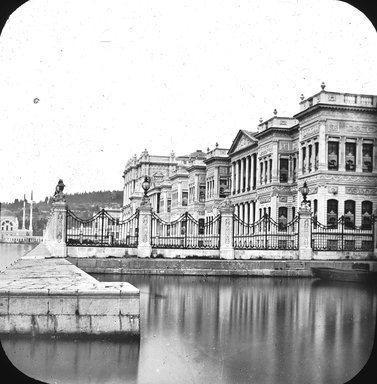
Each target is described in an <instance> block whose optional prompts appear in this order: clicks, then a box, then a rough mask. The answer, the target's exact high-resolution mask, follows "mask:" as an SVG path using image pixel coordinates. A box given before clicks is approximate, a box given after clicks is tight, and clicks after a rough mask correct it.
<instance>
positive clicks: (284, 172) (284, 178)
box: [280, 159, 288, 183]
mask: <svg viewBox="0 0 377 384" xmlns="http://www.w3.org/2000/svg"><path fill="white" fill-rule="evenodd" d="M280 182H281V183H287V182H288V159H280Z"/></svg>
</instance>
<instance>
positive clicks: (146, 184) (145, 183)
mask: <svg viewBox="0 0 377 384" xmlns="http://www.w3.org/2000/svg"><path fill="white" fill-rule="evenodd" d="M141 187H142V188H143V189H144V197H147V193H148V190H149V188H150V187H151V178H150V177H149V176H145V177H144V181H143V183H142V184H141Z"/></svg>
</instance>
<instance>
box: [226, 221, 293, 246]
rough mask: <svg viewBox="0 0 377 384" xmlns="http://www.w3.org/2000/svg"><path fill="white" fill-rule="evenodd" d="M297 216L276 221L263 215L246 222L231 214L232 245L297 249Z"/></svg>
mask: <svg viewBox="0 0 377 384" xmlns="http://www.w3.org/2000/svg"><path fill="white" fill-rule="evenodd" d="M298 221H299V218H298V216H296V217H295V218H294V219H293V220H292V221H291V222H289V223H286V222H279V223H277V222H276V221H275V220H273V219H272V218H271V217H270V216H269V215H264V216H263V217H262V218H261V219H259V220H258V221H256V222H255V223H253V224H248V223H246V222H244V221H243V220H241V219H240V218H239V217H238V216H237V215H233V247H234V248H235V249H292V250H295V249H298V226H299V223H298Z"/></svg>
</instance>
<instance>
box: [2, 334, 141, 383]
mask: <svg viewBox="0 0 377 384" xmlns="http://www.w3.org/2000/svg"><path fill="white" fill-rule="evenodd" d="M1 344H2V346H3V349H4V351H5V353H6V354H7V356H8V357H9V359H10V360H11V362H12V363H13V364H14V365H15V366H16V367H17V368H18V369H19V370H20V371H21V372H23V373H24V374H26V375H27V376H29V377H33V378H36V379H38V380H41V381H43V382H46V383H80V384H81V383H124V382H127V383H136V382H137V380H136V379H137V370H138V359H139V348H140V344H139V341H138V340H127V341H125V340H123V341H116V340H88V339H76V340H73V339H71V338H70V339H60V338H55V339H53V338H26V337H13V338H11V337H8V338H6V339H5V338H2V340H1Z"/></svg>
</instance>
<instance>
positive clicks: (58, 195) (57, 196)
mask: <svg viewBox="0 0 377 384" xmlns="http://www.w3.org/2000/svg"><path fill="white" fill-rule="evenodd" d="M64 187H65V185H64V183H63V180H62V179H60V180H59V182H58V184H57V185H56V188H55V193H54V196H53V197H52V201H53V202H54V203H56V202H58V201H62V202H65V195H64V194H63V190H64Z"/></svg>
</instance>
